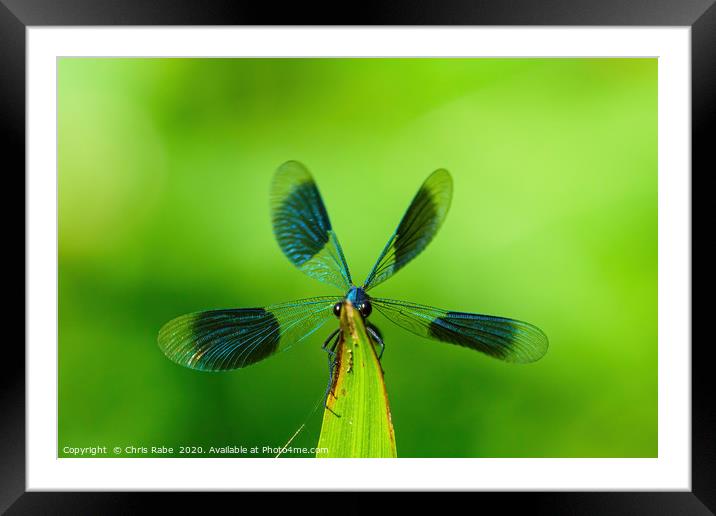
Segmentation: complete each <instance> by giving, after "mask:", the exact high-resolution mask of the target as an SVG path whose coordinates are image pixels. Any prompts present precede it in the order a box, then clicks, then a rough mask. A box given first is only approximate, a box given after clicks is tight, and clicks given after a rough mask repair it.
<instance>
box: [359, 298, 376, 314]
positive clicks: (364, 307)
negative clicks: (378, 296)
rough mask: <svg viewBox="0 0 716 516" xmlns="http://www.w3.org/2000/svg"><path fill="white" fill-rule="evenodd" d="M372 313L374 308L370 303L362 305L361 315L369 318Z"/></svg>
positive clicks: (366, 302)
mask: <svg viewBox="0 0 716 516" xmlns="http://www.w3.org/2000/svg"><path fill="white" fill-rule="evenodd" d="M372 311H373V307H372V306H371V305H370V301H365V302H364V303H363V304H362V305H360V314H361V315H362V316H363V317H368V316H369V315H370V313H371V312H372Z"/></svg>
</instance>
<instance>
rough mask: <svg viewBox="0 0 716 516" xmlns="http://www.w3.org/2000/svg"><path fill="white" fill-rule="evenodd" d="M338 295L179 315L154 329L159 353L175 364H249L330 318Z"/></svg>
mask: <svg viewBox="0 0 716 516" xmlns="http://www.w3.org/2000/svg"><path fill="white" fill-rule="evenodd" d="M339 300H340V298H338V297H332V296H331V297H315V298H309V299H302V300H299V301H293V302H291V303H284V304H280V305H273V306H268V307H266V308H236V309H228V310H210V311H207V312H196V313H192V314H186V315H182V316H180V317H177V318H176V319H173V320H171V321H169V322H168V323H167V324H165V325H164V326H163V327H162V329H161V330H159V336H158V339H157V340H158V343H159V347H160V348H161V350H162V351H163V352H164V354H165V355H166V356H167V357H169V358H170V359H171V360H172V361H174V362H176V363H177V364H179V365H182V366H185V367H189V368H191V369H198V370H201V371H224V370H228V369H237V368H240V367H245V366H247V365H251V364H254V363H256V362H258V361H260V360H263V359H264V358H266V357H268V356H271V355H273V354H274V353H277V352H278V351H283V350H285V349H288V348H289V347H290V346H291V345H292V344H294V343H296V342H299V341H300V340H302V339H304V338H305V337H307V336H308V335H310V334H312V333H313V332H315V331H316V330H317V329H318V328H320V327H321V326H322V325H323V324H324V323H325V322H326V321H328V320H329V319H331V318H332V317H333V305H334V304H335V303H336V302H338V301H339Z"/></svg>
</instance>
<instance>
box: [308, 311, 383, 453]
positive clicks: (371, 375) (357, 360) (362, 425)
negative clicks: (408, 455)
mask: <svg viewBox="0 0 716 516" xmlns="http://www.w3.org/2000/svg"><path fill="white" fill-rule="evenodd" d="M341 329H342V330H343V331H342V335H343V336H342V337H341V339H340V340H339V342H338V347H337V349H336V351H337V359H338V364H337V366H336V371H337V372H336V373H335V374H334V380H333V386H332V387H333V388H332V392H333V393H335V396H334V395H333V394H329V395H328V400H327V405H328V408H329V409H330V410H328V409H326V410H325V411H324V413H323V426H322V427H321V436H320V438H319V439H318V448H319V449H325V450H327V451H325V452H323V453H321V452H319V453H317V454H316V457H319V458H326V457H397V451H396V447H395V433H394V431H393V423H392V421H391V415H390V405H389V403H388V392H387V391H386V389H385V381H384V379H383V370H382V368H381V366H380V362H379V361H378V356H377V355H376V352H375V348H374V346H373V342H372V341H371V340H370V339H369V337H368V335H367V333H366V330H365V324H364V323H363V319H362V318H361V316H360V315H359V314H358V312H357V311H356V310H354V309H353V306H352V305H351V304H350V303H349V302H346V303H345V304H344V305H343V309H342V310H341ZM331 411H332V412H331Z"/></svg>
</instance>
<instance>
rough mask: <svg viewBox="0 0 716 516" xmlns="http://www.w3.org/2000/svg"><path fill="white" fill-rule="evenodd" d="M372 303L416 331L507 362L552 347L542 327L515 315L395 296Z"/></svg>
mask: <svg viewBox="0 0 716 516" xmlns="http://www.w3.org/2000/svg"><path fill="white" fill-rule="evenodd" d="M371 303H372V305H373V306H374V307H375V308H377V309H378V310H379V311H380V312H381V313H382V314H383V315H385V316H386V317H387V318H388V319H390V320H391V321H393V322H394V323H395V324H397V325H398V326H400V327H402V328H405V329H406V330H408V331H410V332H413V333H415V334H416V335H420V336H421V337H428V338H430V339H435V340H440V341H443V342H450V343H452V344H458V345H460V346H465V347H467V348H470V349H475V350H477V351H481V352H483V353H485V354H487V355H490V356H492V357H495V358H499V359H500V360H505V361H507V362H516V363H527V362H534V361H535V360H539V359H540V358H542V356H544V354H545V353H546V352H547V348H548V347H549V343H548V341H547V336H546V335H545V334H544V333H543V332H542V330H540V329H539V328H537V327H536V326H534V325H532V324H529V323H526V322H522V321H516V320H514V319H507V318H505V317H494V316H491V315H479V314H469V313H463V312H449V311H447V310H441V309H439V308H434V307H432V306H424V305H416V304H412V303H406V302H404V301H395V300H393V299H380V298H374V297H372V298H371Z"/></svg>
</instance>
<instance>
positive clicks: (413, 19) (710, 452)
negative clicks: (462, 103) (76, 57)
mask: <svg viewBox="0 0 716 516" xmlns="http://www.w3.org/2000/svg"><path fill="white" fill-rule="evenodd" d="M714 1H715V0H682V1H679V0H641V1H639V2H635V1H630V0H602V1H599V2H598V1H596V0H542V1H538V0H511V1H509V2H505V1H501V0H441V1H436V0H423V1H420V2H414V1H413V2H411V1H410V0H395V1H393V2H386V3H385V5H381V4H380V3H372V2H368V3H363V4H356V5H354V6H353V5H352V6H351V7H352V9H345V10H344V11H342V12H341V11H340V10H334V9H331V8H330V7H325V6H321V5H308V4H306V3H297V4H296V5H295V6H291V5H289V4H288V3H285V2H284V3H281V4H278V3H276V4H274V3H273V2H270V1H269V2H263V3H241V2H238V1H232V0H204V1H198V0H152V1H149V0H124V1H122V0H54V1H52V0H0V131H1V133H0V134H2V139H1V140H0V141H2V143H3V147H5V149H6V151H5V160H4V161H5V163H8V165H6V166H5V167H3V168H4V170H5V172H6V174H5V176H6V178H10V177H14V178H20V177H22V178H24V170H25V28H26V27H27V26H34V25H45V26H47V25H59V26H61V25H289V24H290V25H583V26H597V25H607V26H610V25H611V26H616V25H636V26H638V25H647V26H648V25H655V26H690V27H691V30H692V32H691V45H692V46H691V50H692V58H691V64H692V67H691V73H692V108H691V110H692V170H693V172H692V176H691V177H692V179H693V177H694V172H695V171H699V173H700V174H701V175H706V174H709V172H711V171H713V170H714V167H713V161H712V160H710V159H709V156H710V148H709V147H710V146H713V144H712V143H711V142H710V140H709V138H708V137H709V136H710V135H711V134H713V128H714V127H713V126H714V122H713V120H716V116H715V115H716V4H714ZM348 12H350V14H343V13H348ZM709 129H712V131H709ZM709 165H710V166H709ZM6 180H7V179H6ZM22 189H23V191H24V181H23V186H22ZM10 198H12V195H10V196H6V199H10ZM692 212H693V206H692ZM5 220H6V221H7V222H9V221H10V220H13V219H10V218H9V217H6V218H5ZM7 222H6V226H7ZM23 248H24V249H26V248H25V247H24V246H23ZM692 252H693V251H692ZM23 257H24V258H25V259H26V258H27V256H26V255H25V254H24V255H23ZM692 263H693V259H692ZM692 267H693V265H692ZM6 270H7V269H6ZM25 271H26V272H25V274H27V270H26V269H25ZM23 299H25V295H23ZM13 340H14V339H13ZM710 346H711V342H710V341H709V340H708V339H707V340H705V341H702V342H701V343H694V345H693V346H692V491H691V492H635V493H632V492H616V493H610V492H581V493H539V492H530V493H473V494H470V496H479V497H481V499H482V500H484V499H486V498H488V497H489V498H491V499H492V500H491V501H493V502H497V503H499V504H500V508H501V509H502V510H505V509H507V510H510V509H513V510H514V509H523V510H525V511H529V512H530V513H537V514H550V515H554V514H592V513H594V514H713V512H712V511H716V481H715V480H714V479H716V425H715V423H716V410H715V409H714V403H713V402H712V398H711V393H712V392H713V391H714V383H715V382H714V375H713V374H712V373H711V371H710V369H711V365H710V362H709V361H708V360H707V359H706V356H707V353H708V347H710ZM2 356H3V359H4V360H3V361H4V363H5V364H6V367H5V368H3V372H2V374H0V389H1V390H0V511H5V510H6V509H7V510H8V513H11V514H34V513H42V514H50V513H51V514H84V513H90V514H112V513H127V512H132V513H134V512H143V511H142V509H143V508H146V509H147V510H149V509H150V507H151V506H150V505H148V504H147V502H148V501H149V500H148V498H149V497H157V496H161V497H162V503H163V504H164V507H163V508H166V509H168V508H169V507H167V505H166V504H167V503H169V504H171V503H172V502H174V501H176V502H174V503H176V504H177V506H178V507H180V508H181V509H183V510H182V511H181V512H188V511H189V510H191V509H194V508H195V509H197V510H199V511H203V510H206V505H205V504H204V501H194V497H191V498H190V497H189V496H188V495H187V494H180V493H163V494H159V495H157V494H151V495H150V494H147V493H96V492H95V493H66V492H65V493H58V492H50V493H39V492H31V493H26V492H25V417H24V414H25V367H24V365H25V352H24V349H23V347H20V346H17V345H12V342H11V341H10V340H9V339H7V338H6V339H4V346H3V353H2ZM199 496H201V498H202V499H203V498H204V497H205V496H207V495H206V494H203V495H199ZM214 496H218V495H217V494H214ZM221 496H222V497H223V498H224V499H226V497H227V496H236V494H222V495H221ZM240 496H242V497H243V499H246V497H247V496H248V494H247V493H241V494H240ZM251 496H256V495H251ZM324 496H326V495H324ZM329 496H330V498H329V499H327V500H326V501H325V502H323V503H327V504H328V505H329V506H331V505H333V502H332V501H333V500H336V501H337V499H336V496H341V495H340V494H337V495H329ZM419 499H422V497H420V498H419ZM263 500H265V497H264V498H263V499H262V501H263ZM350 500H351V503H350V505H351V506H352V507H353V508H354V509H355V508H359V507H360V505H362V504H361V503H360V501H359V500H356V498H355V496H352V497H351V499H350ZM256 501H257V502H258V501H259V500H256ZM273 502H275V498H272V505H273ZM345 502H346V500H344V501H343V502H338V503H339V504H341V505H344V506H345ZM244 503H245V502H244ZM179 504H181V505H180V506H179ZM317 509H318V508H317ZM372 509H373V507H371V506H370V505H365V506H364V509H363V510H372Z"/></svg>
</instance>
